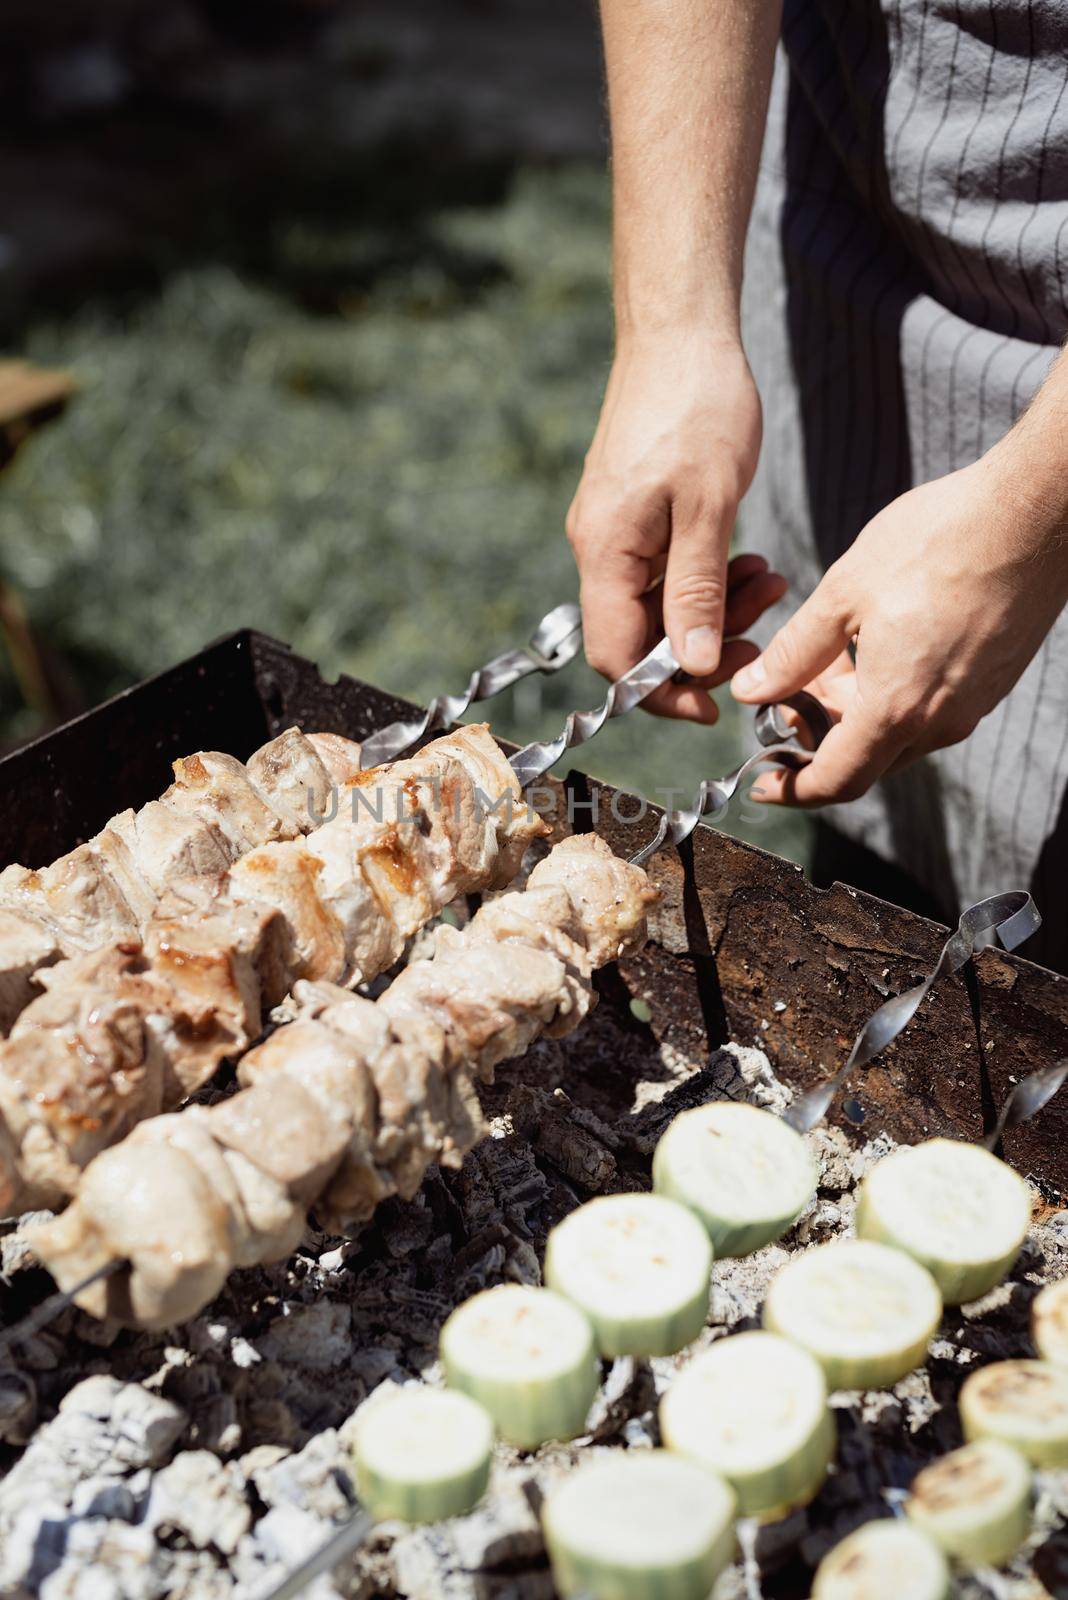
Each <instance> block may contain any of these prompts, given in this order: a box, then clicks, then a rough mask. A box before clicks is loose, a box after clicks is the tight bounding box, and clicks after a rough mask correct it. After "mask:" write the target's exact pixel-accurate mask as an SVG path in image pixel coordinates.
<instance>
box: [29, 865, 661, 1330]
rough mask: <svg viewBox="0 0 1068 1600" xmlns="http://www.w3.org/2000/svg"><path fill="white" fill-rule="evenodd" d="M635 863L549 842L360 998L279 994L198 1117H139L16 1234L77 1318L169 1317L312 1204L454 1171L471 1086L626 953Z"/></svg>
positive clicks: (552, 1027)
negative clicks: (264, 1025) (294, 1014)
mask: <svg viewBox="0 0 1068 1600" xmlns="http://www.w3.org/2000/svg"><path fill="white" fill-rule="evenodd" d="M655 898H656V897H655V893H654V891H653V890H652V889H651V887H650V885H649V881H648V878H647V877H646V875H645V873H644V872H643V871H642V870H641V869H640V868H637V867H634V866H631V865H629V864H628V863H627V862H625V861H622V860H621V859H620V858H619V857H617V856H615V855H614V854H613V853H612V851H611V850H610V849H609V848H608V846H607V845H606V844H605V843H604V842H603V840H601V839H599V838H597V837H596V836H595V835H580V836H577V837H572V838H568V839H565V840H564V841H563V842H562V843H560V844H558V845H557V846H556V847H555V849H554V850H553V851H552V852H551V853H550V854H549V855H548V856H547V857H546V858H545V860H544V861H542V862H541V863H540V864H539V865H538V866H537V867H536V868H535V869H534V871H533V872H532V873H531V876H530V879H529V883H528V886H527V888H526V889H525V890H521V891H514V892H512V893H509V894H505V895H502V896H500V897H498V898H496V899H494V900H492V901H490V902H488V903H487V904H485V905H484V906H483V907H482V908H481V910H479V912H478V913H477V914H476V916H475V917H474V918H473V920H472V921H471V922H470V923H469V924H468V926H467V927H466V928H465V929H464V930H463V931H462V932H457V931H456V930H455V929H453V928H448V927H442V928H439V929H438V930H437V933H436V941H437V948H436V953H435V955H434V957H433V959H431V960H428V961H419V962H415V963H413V964H412V965H411V966H409V967H408V968H406V969H405V971H404V972H402V973H401V974H400V976H399V977H398V978H397V979H396V980H395V981H394V983H393V984H392V986H391V987H390V988H389V989H388V990H387V991H386V992H385V993H384V995H383V996H382V997H381V998H380V999H379V1000H377V1001H374V1002H372V1001H368V1000H364V999H361V998H359V997H358V996H355V995H352V994H351V993H349V992H348V991H345V990H342V989H338V988H335V987H332V986H330V985H323V984H313V983H305V984H303V985H300V986H299V987H298V990H297V998H298V999H299V1000H300V1001H301V1002H302V1014H301V1016H300V1017H299V1018H298V1019H297V1020H296V1021H294V1022H292V1023H290V1024H288V1025H286V1026H284V1027H282V1028H279V1029H278V1031H277V1032H275V1033H274V1034H272V1035H271V1037H270V1038H269V1039H268V1040H266V1041H265V1042H264V1043H263V1044H261V1045H259V1046H257V1048H256V1049H254V1050H252V1051H250V1052H249V1054H248V1055H246V1056H245V1058H244V1059H243V1061H242V1062H241V1064H240V1067H239V1069H238V1070H239V1079H240V1081H241V1082H242V1083H243V1084H244V1085H245V1087H244V1088H242V1089H241V1090H240V1091H239V1092H238V1093H237V1094H236V1095H234V1096H233V1097H232V1098H230V1099H228V1100H223V1101H219V1102H218V1103H217V1104H216V1105H214V1106H212V1107H211V1108H210V1109H209V1108H205V1107H202V1106H193V1107H189V1108H187V1109H186V1110H185V1111H183V1112H181V1113H180V1114H179V1115H176V1116H175V1115H172V1116H160V1117H155V1118H153V1119H151V1120H150V1121H147V1122H143V1123H142V1124H141V1125H140V1126H139V1127H138V1128H136V1129H135V1130H134V1132H133V1133H131V1134H130V1135H129V1136H128V1137H127V1138H126V1139H125V1140H123V1142H122V1143H121V1144H119V1145H116V1146H115V1147H114V1148H112V1149H110V1150H107V1151H105V1152H103V1153H102V1154H101V1155H99V1156H98V1157H97V1158H96V1160H95V1161H93V1162H92V1163H91V1164H90V1165H89V1166H88V1167H87V1169H86V1171H85V1172H84V1173H83V1175H82V1178H81V1183H80V1185H79V1188H78V1193H77V1196H76V1198H75V1199H74V1201H73V1202H72V1204H71V1205H70V1206H69V1207H68V1209H67V1210H66V1211H65V1212H64V1213H63V1214H62V1215H61V1216H59V1217H56V1218H55V1219H54V1220H52V1221H50V1222H48V1223H45V1224H43V1225H40V1226H38V1227H36V1228H34V1229H33V1230H32V1232H31V1234H30V1237H29V1242H30V1243H31V1245H32V1248H33V1249H34V1250H35V1251H36V1253H37V1254H38V1255H39V1257H40V1258H41V1260H42V1261H43V1262H44V1263H45V1265H46V1266H47V1267H48V1268H49V1270H50V1271H51V1272H52V1274H53V1276H54V1277H55V1279H56V1282H57V1283H58V1284H59V1285H60V1287H61V1289H70V1288H73V1287H74V1286H75V1285H76V1284H78V1283H80V1282H81V1281H82V1280H83V1279H84V1278H85V1277H86V1275H87V1274H89V1273H92V1272H94V1271H100V1270H103V1269H106V1268H108V1267H109V1266H112V1267H114V1269H115V1270H113V1271H112V1272H111V1274H110V1276H108V1277H107V1278H106V1279H104V1280H103V1281H98V1282H96V1283H94V1284H93V1285H92V1286H91V1287H89V1288H87V1289H85V1290H84V1291H83V1292H81V1293H80V1294H79V1295H78V1303H79V1304H80V1305H82V1306H83V1307H84V1308H85V1309H86V1310H88V1311H90V1312H91V1313H93V1314H94V1315H95V1316H105V1315H106V1316H113V1317H117V1318H118V1319H119V1320H120V1321H122V1322H125V1323H127V1324H129V1325H131V1326H137V1327H167V1326H170V1325H171V1324H172V1323H175V1322H179V1321H182V1320H184V1319H186V1318H188V1317H190V1316H193V1315H194V1314H195V1313H196V1312H197V1311H199V1310H200V1309H201V1307H203V1306H204V1305H205V1304H207V1303H208V1301H209V1300H211V1299H213V1298H214V1296H215V1295H216V1294H217V1293H218V1292H219V1290H220V1289H221V1287H222V1285H223V1283H224V1282H225V1280H226V1278H227V1276H228V1274H229V1273H230V1272H231V1271H232V1270H233V1269H234V1268H235V1267H239V1266H251V1265H253V1264H256V1263H264V1262H269V1261H277V1260H281V1259H284V1258H285V1257H286V1256H287V1255H289V1254H290V1253H291V1252H292V1251H293V1250H294V1248H295V1247H296V1245H297V1243H298V1242H299V1240H300V1237H301V1235H302V1233H303V1230H304V1227H305V1224H306V1219H307V1213H308V1211H309V1209H310V1208H314V1210H315V1213H316V1216H317V1218H318V1220H319V1221H320V1223H321V1224H322V1226H323V1227H325V1228H326V1229H327V1230H329V1231H341V1232H344V1231H347V1230H349V1229H350V1228H351V1227H352V1226H353V1225H354V1224H355V1223H358V1222H360V1221H363V1220H365V1219H366V1218H367V1217H369V1216H370V1215H371V1214H372V1212H373V1210H374V1208H375V1206H376V1205H377V1203H378V1202H379V1201H380V1200H381V1199H383V1198H384V1197H385V1196H387V1195H390V1194H395V1193H396V1194H400V1195H402V1196H405V1197H410V1196H411V1195H413V1194H414V1193H415V1191H416V1189H417V1188H418V1186H419V1183H420V1182H421V1180H422V1177H423V1174H424V1172H425V1170H426V1168H427V1166H428V1165H429V1164H430V1163H431V1162H439V1163H442V1164H444V1165H447V1166H455V1165H458V1164H459V1162H460V1160H461V1158H462V1156H463V1154H464V1153H465V1152H466V1151H467V1150H468V1149H470V1148H471V1146H472V1145H473V1144H474V1143H475V1141H476V1140H477V1138H478V1137H479V1136H480V1135H481V1133H482V1131H483V1130H482V1124H481V1116H480V1112H479V1108H478V1102H477V1099H476V1097H475V1095H474V1090H473V1085H474V1081H475V1080H476V1079H479V1078H481V1079H486V1078H489V1077H490V1076H491V1074H492V1071H493V1068H494V1066H495V1065H496V1064H497V1063H498V1062H500V1061H502V1060H504V1059H505V1058H506V1057H508V1056H515V1055H518V1054H521V1053H522V1052H523V1051H524V1050H525V1049H526V1048H527V1047H528V1045H529V1044H530V1043H531V1042H532V1041H533V1040H534V1039H535V1038H537V1037H538V1036H539V1035H540V1034H550V1035H553V1036H559V1035H562V1034H564V1033H567V1032H569V1031H570V1030H571V1029H573V1028H575V1027H577V1026H578V1024H579V1023H580V1022H581V1021H582V1019H583V1017H584V1016H585V1015H586V1014H587V1012H588V1011H589V1009H590V1008H591V1006H592V1005H593V1004H594V1003H595V999H596V996H595V994H594V991H593V987H592V983H591V973H592V971H593V969H594V968H595V967H598V966H601V965H603V964H605V963H606V962H608V961H612V960H614V959H616V958H617V957H618V956H620V955H622V954H625V953H627V952H629V951H631V950H634V949H636V948H638V946H639V945H640V944H641V943H642V941H643V939H644V937H645V917H646V913H647V910H648V908H649V905H650V904H651V902H652V901H653V900H654V899H655Z"/></svg>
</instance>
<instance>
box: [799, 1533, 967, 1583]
mask: <svg viewBox="0 0 1068 1600" xmlns="http://www.w3.org/2000/svg"><path fill="white" fill-rule="evenodd" d="M948 1597H949V1566H948V1564H947V1562H946V1558H945V1556H944V1555H943V1554H942V1552H941V1550H940V1549H939V1548H938V1546H937V1545H936V1544H935V1543H934V1541H933V1539H929V1538H928V1537H927V1535H926V1534H925V1533H923V1532H921V1530H920V1529H919V1528H917V1527H915V1526H914V1525H913V1524H912V1523H911V1522H903V1521H899V1520H896V1519H895V1520H893V1521H891V1520H887V1519H883V1520H881V1521H879V1522H866V1523H864V1525H863V1527H860V1528H858V1529H857V1531H856V1532H855V1533H851V1534H850V1535H849V1537H848V1538H846V1539H843V1540H842V1542H841V1544H836V1545H835V1547H834V1549H833V1550H831V1551H830V1552H829V1553H828V1554H827V1555H826V1556H824V1558H823V1560H822V1561H821V1562H820V1564H819V1567H818V1568H817V1569H816V1578H815V1582H814V1583H813V1585H812V1600H948Z"/></svg>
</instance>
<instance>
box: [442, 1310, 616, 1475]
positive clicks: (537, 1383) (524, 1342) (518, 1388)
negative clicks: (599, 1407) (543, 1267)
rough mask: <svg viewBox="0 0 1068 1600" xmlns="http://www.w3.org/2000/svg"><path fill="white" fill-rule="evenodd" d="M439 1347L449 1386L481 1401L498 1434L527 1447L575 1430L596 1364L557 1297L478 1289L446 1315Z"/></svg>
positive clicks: (580, 1317) (587, 1340) (585, 1334)
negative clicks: (478, 1291) (479, 1290)
mask: <svg viewBox="0 0 1068 1600" xmlns="http://www.w3.org/2000/svg"><path fill="white" fill-rule="evenodd" d="M440 1348H441V1360H442V1364H443V1365H444V1368H445V1375H446V1377H447V1379H448V1381H449V1383H450V1384H451V1385H452V1387H453V1388H454V1389H460V1390H462V1391H463V1393H464V1394H468V1395H470V1396H471V1398H472V1399H473V1400H478V1401H479V1402H480V1404H482V1405H484V1406H485V1408H486V1410H487V1411H488V1412H489V1414H490V1416H491V1417H492V1418H493V1420H494V1422H495V1423H496V1425H497V1431H498V1433H500V1435H501V1437H502V1438H503V1439H507V1440H509V1441H510V1443H512V1444H516V1445H519V1446H520V1447H521V1448H522V1449H526V1450H532V1449H534V1448H535V1446H537V1445H539V1444H544V1442H545V1441H546V1440H547V1439H573V1438H574V1436H575V1434H577V1433H581V1432H582V1430H583V1427H584V1426H585V1422H586V1415H587V1413H588V1411H589V1409H590V1406H591V1404H592V1403H593V1397H594V1395H595V1394H596V1393H597V1387H598V1384H599V1383H600V1376H601V1373H600V1366H599V1363H598V1361H597V1352H596V1347H595V1345H594V1338H593V1329H592V1327H591V1326H590V1324H589V1321H588V1320H587V1318H586V1317H585V1315H584V1314H583V1313H582V1312H581V1311H580V1310H579V1309H578V1307H577V1306H573V1305H572V1304H571V1302H570V1301H569V1300H565V1299H564V1298H563V1296H562V1295H558V1294H553V1292H552V1291H551V1290H550V1289H528V1288H524V1287H522V1286H521V1285H519V1284H501V1285H500V1286H499V1287H498V1288H496V1289H484V1290H483V1291H482V1293H481V1294H476V1295H473V1296H472V1298H471V1299H470V1300H465V1301H464V1303H463V1305H461V1306H458V1307H457V1308H456V1310H455V1311H454V1312H453V1313H452V1316H451V1317H449V1318H448V1320H447V1322H446V1323H445V1326H444V1327H443V1328H442V1330H441V1346H440Z"/></svg>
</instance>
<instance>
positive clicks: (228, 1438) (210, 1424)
mask: <svg viewBox="0 0 1068 1600" xmlns="http://www.w3.org/2000/svg"><path fill="white" fill-rule="evenodd" d="M189 1442H190V1444H192V1445H196V1446H198V1447H199V1448H200V1449H201V1450H210V1451H211V1452H212V1453H213V1454H214V1455H217V1456H232V1455H236V1454H237V1452H238V1451H239V1450H240V1449H241V1446H242V1442H243V1439H242V1433H241V1423H240V1421H239V1419H238V1413H237V1401H236V1400H235V1399H234V1396H233V1395H232V1394H208V1395H204V1396H203V1397H202V1398H201V1399H199V1400H196V1401H194V1402H193V1404H192V1405H191V1406H190V1407H189Z"/></svg>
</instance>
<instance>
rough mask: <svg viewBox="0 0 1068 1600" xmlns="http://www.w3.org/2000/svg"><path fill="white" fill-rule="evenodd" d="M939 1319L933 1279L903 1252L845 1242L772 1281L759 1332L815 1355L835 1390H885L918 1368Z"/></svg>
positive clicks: (813, 1253)
mask: <svg viewBox="0 0 1068 1600" xmlns="http://www.w3.org/2000/svg"><path fill="white" fill-rule="evenodd" d="M941 1316H942V1297H941V1295H940V1294H939V1292H938V1285H937V1284H936V1283H935V1281H934V1279H933V1278H932V1277H931V1274H930V1273H929V1272H928V1271H927V1270H926V1269H925V1268H924V1267H921V1266H920V1265H919V1263H918V1262H916V1261H913V1260H911V1258H910V1257H909V1256H907V1255H904V1254H903V1253H902V1252H901V1251H900V1250H891V1249H889V1248H888V1246H886V1245H883V1244H873V1243H871V1242H870V1241H869V1240H866V1239H842V1240H836V1241H835V1242H834V1243H832V1244H822V1245H818V1246H817V1247H816V1249H814V1250H809V1251H807V1252H806V1253H805V1254H804V1255H802V1256H797V1257H796V1258H795V1259H794V1260H793V1261H791V1262H790V1263H789V1264H788V1265H787V1266H785V1267H783V1268H782V1270H781V1271H780V1272H778V1273H777V1274H776V1276H775V1277H774V1278H773V1280H772V1284H771V1288H770V1289H769V1291H768V1296H767V1299H766V1300H765V1302H764V1326H765V1327H766V1328H768V1329H770V1330H771V1332H773V1333H781V1334H782V1335H783V1337H784V1338H786V1339H791V1340H793V1342H794V1344H799V1345H801V1346H802V1347H803V1348H804V1349H805V1350H808V1351H810V1352H811V1353H812V1355H814V1356H815V1358H816V1360H817V1361H818V1362H819V1363H820V1366H821V1367H822V1368H823V1370H824V1373H825V1374H826V1378H827V1382H828V1384H829V1385H830V1387H831V1388H832V1389H885V1388H889V1387H890V1385H891V1384H894V1383H897V1381H898V1379H899V1378H903V1377H904V1376H905V1374H906V1373H908V1372H911V1371H912V1370H913V1368H914V1367H918V1366H920V1365H922V1363H923V1361H924V1359H925V1357H926V1355H927V1345H928V1341H929V1340H930V1338H931V1335H932V1334H933V1333H934V1331H935V1329H936V1328H937V1327H938V1324H939V1321H940V1320H941Z"/></svg>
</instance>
